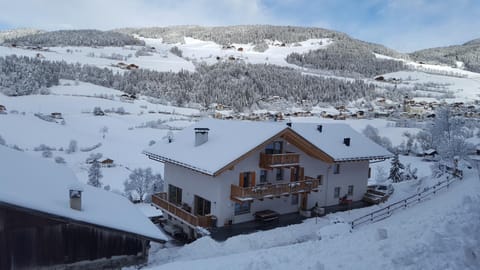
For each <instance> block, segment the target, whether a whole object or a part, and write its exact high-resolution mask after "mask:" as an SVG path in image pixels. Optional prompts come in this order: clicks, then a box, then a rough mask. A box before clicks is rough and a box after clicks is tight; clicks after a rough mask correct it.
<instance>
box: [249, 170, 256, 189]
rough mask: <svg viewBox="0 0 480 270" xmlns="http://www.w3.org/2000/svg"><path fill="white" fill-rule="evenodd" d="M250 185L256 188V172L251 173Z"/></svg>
mask: <svg viewBox="0 0 480 270" xmlns="http://www.w3.org/2000/svg"><path fill="white" fill-rule="evenodd" d="M250 185H251V186H255V172H250Z"/></svg>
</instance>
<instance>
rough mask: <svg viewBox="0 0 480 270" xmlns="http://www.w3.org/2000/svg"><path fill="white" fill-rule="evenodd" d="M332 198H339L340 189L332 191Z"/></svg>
mask: <svg viewBox="0 0 480 270" xmlns="http://www.w3.org/2000/svg"><path fill="white" fill-rule="evenodd" d="M333 198H340V187H336V188H335V189H334V190H333Z"/></svg>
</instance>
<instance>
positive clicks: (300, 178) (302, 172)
mask: <svg viewBox="0 0 480 270" xmlns="http://www.w3.org/2000/svg"><path fill="white" fill-rule="evenodd" d="M303 178H305V168H304V167H300V173H299V175H298V180H300V181H303V180H305V179H303Z"/></svg>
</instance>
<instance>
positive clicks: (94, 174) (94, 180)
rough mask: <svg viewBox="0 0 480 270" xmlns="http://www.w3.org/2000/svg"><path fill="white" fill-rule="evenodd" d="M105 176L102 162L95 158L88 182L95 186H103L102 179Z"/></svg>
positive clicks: (89, 171)
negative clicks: (101, 167) (101, 165)
mask: <svg viewBox="0 0 480 270" xmlns="http://www.w3.org/2000/svg"><path fill="white" fill-rule="evenodd" d="M102 177H103V175H102V172H101V170H100V162H98V160H94V161H93V163H92V165H91V166H90V169H89V170H88V182H87V184H89V185H92V186H94V187H102V182H100V179H101V178H102Z"/></svg>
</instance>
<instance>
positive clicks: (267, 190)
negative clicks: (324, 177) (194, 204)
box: [230, 177, 320, 202]
mask: <svg viewBox="0 0 480 270" xmlns="http://www.w3.org/2000/svg"><path fill="white" fill-rule="evenodd" d="M319 186H320V180H319V179H315V178H311V177H306V179H305V180H302V181H295V182H288V183H282V184H266V185H258V186H253V187H245V188H244V187H239V186H236V185H231V189H230V198H231V199H232V200H234V201H236V202H246V201H253V200H255V199H256V200H264V199H273V198H275V197H277V198H280V197H281V196H289V195H290V194H296V193H303V192H307V193H308V192H311V191H314V192H316V191H318V187H319Z"/></svg>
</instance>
